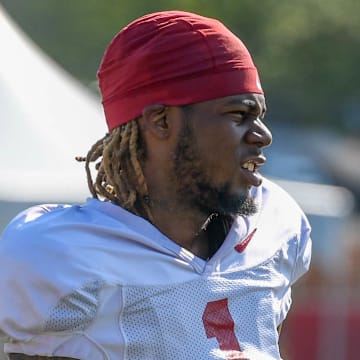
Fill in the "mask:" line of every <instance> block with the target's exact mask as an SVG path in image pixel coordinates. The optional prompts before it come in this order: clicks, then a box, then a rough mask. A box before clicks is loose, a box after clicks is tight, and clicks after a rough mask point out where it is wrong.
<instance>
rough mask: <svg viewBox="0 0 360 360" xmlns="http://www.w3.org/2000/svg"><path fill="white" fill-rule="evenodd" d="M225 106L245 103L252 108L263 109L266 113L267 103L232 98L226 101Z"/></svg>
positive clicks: (263, 112)
mask: <svg viewBox="0 0 360 360" xmlns="http://www.w3.org/2000/svg"><path fill="white" fill-rule="evenodd" d="M224 105H225V106H229V105H230V106H231V105H245V106H248V107H249V108H251V109H252V110H256V109H262V114H265V113H266V110H267V109H266V105H265V104H264V105H262V104H260V103H257V102H256V101H255V100H251V99H231V100H229V101H227V102H225V103H224Z"/></svg>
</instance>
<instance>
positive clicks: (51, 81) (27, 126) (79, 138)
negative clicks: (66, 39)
mask: <svg viewBox="0 0 360 360" xmlns="http://www.w3.org/2000/svg"><path fill="white" fill-rule="evenodd" d="M0 43H1V45H2V50H1V56H0V146H1V151H0V164H1V166H0V169H1V173H0V175H1V176H0V201H7V202H44V201H72V202H76V201H83V200H84V199H85V198H86V196H87V195H88V194H89V193H88V189H87V185H86V178H85V172H84V169H83V166H82V165H81V164H79V163H77V162H76V161H75V160H74V157H75V156H76V155H84V154H85V153H86V152H87V150H88V148H89V147H90V146H91V144H92V143H93V142H95V141H96V140H97V139H98V138H100V137H102V136H103V135H104V134H105V132H106V126H105V121H104V116H103V113H102V108H101V104H100V101H99V99H98V98H96V96H94V95H93V94H91V93H90V91H89V90H87V89H86V88H85V87H83V86H82V85H81V84H80V83H79V82H77V81H76V80H75V79H73V78H72V77H71V76H70V75H69V74H67V73H66V72H65V71H64V70H62V69H61V68H60V67H59V66H58V65H57V64H56V63H54V61H52V60H51V59H50V58H49V57H47V56H46V55H45V54H44V53H43V52H42V51H41V50H40V49H39V48H38V47H37V46H36V45H35V44H34V43H33V42H32V41H31V40H29V38H27V37H26V35H25V34H24V33H23V32H22V31H21V30H20V29H19V28H18V26H17V25H16V24H15V23H14V22H13V21H12V20H11V19H10V18H9V16H8V15H7V14H6V13H5V11H4V9H3V8H2V7H1V6H0Z"/></svg>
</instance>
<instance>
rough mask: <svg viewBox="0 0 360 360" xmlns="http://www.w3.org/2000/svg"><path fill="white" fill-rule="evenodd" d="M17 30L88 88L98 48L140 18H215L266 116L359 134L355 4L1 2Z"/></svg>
mask: <svg viewBox="0 0 360 360" xmlns="http://www.w3.org/2000/svg"><path fill="white" fill-rule="evenodd" d="M1 2H2V4H3V6H4V7H5V8H6V10H7V11H8V12H9V13H10V15H12V16H13V18H14V19H15V20H16V21H17V22H18V23H19V24H20V25H21V26H22V27H23V28H24V30H25V31H26V32H27V33H28V34H29V35H30V36H31V37H32V38H33V39H34V40H35V41H36V42H37V43H38V44H39V45H40V46H41V47H42V48H43V49H45V50H46V51H47V52H48V53H49V54H50V55H51V56H52V57H54V58H55V59H56V60H57V61H58V62H59V63H60V64H61V65H62V66H64V67H65V68H66V69H67V70H68V71H70V72H71V73H73V74H74V75H75V76H76V77H78V78H79V79H80V80H81V81H82V82H84V83H85V84H87V85H89V84H90V83H94V81H95V80H96V70H97V68H98V66H99V63H100V59H101V57H102V54H103V52H104V49H105V47H106V45H107V44H108V43H109V41H110V39H111V38H112V37H113V36H114V35H115V34H116V33H117V32H118V31H119V30H120V29H121V28H122V27H123V26H125V25H126V24H127V23H129V22H130V21H131V20H133V19H135V18H136V17H138V16H141V15H143V14H145V13H148V12H152V11H159V10H166V9H180V10H187V11H193V12H198V13H200V14H203V15H206V16H211V17H216V18H218V19H220V20H221V21H222V22H224V23H225V24H226V25H227V26H228V27H230V28H231V29H232V30H233V32H235V33H236V34H237V35H238V36H239V37H240V38H241V39H242V40H243V41H244V42H245V43H246V44H247V46H248V48H249V50H250V52H251V53H252V55H253V58H254V61H255V63H256V64H257V67H258V68H259V71H260V74H261V78H262V83H263V87H264V89H265V91H266V95H267V102H268V107H269V108H270V115H269V117H270V118H271V119H276V120H281V121H287V122H297V123H300V124H306V125H307V126H311V125H313V126H318V125H320V126H324V125H325V126H329V125H331V127H333V128H335V129H339V130H354V129H356V130H358V131H359V130H360V119H359V115H358V113H360V86H359V83H360V69H359V64H360V1H359V0H343V1H341V0H301V1H296V2H295V1H288V0H261V1H253V0H157V1H146V0H136V1H135V0H133V1H129V0H2V1H1Z"/></svg>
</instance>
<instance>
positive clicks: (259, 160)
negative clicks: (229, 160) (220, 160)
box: [240, 155, 266, 186]
mask: <svg viewBox="0 0 360 360" xmlns="http://www.w3.org/2000/svg"><path fill="white" fill-rule="evenodd" d="M248 161H250V162H253V163H254V164H255V169H254V171H249V170H247V169H244V168H243V167H242V165H243V164H245V163H246V162H248ZM265 163H266V157H265V156H263V155H261V156H252V157H247V158H245V159H244V160H243V161H242V162H241V166H240V171H241V172H242V174H243V176H244V178H245V180H246V182H247V183H248V184H249V185H251V186H259V185H261V183H262V179H263V178H262V175H261V174H260V173H259V172H258V169H259V168H260V167H261V166H263V165H264V164H265Z"/></svg>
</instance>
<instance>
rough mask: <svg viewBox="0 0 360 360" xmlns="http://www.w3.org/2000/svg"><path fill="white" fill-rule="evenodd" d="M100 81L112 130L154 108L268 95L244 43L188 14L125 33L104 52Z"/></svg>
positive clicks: (158, 16)
mask: <svg viewBox="0 0 360 360" xmlns="http://www.w3.org/2000/svg"><path fill="white" fill-rule="evenodd" d="M98 78H99V86H100V90H101V94H102V100H103V106H104V111H105V117H106V121H107V124H108V127H109V130H112V129H113V128H115V127H117V126H119V125H121V124H124V123H126V122H128V121H130V120H133V119H135V118H136V117H138V116H140V115H141V113H142V111H143V109H144V107H145V106H147V105H150V104H163V105H185V104H191V103H196V102H201V101H206V100H211V99H215V98H221V97H225V96H230V95H237V94H244V93H258V94H262V93H263V91H262V89H261V85H260V80H259V77H258V73H257V70H256V67H255V65H254V63H253V61H252V59H251V56H250V54H249V51H248V50H247V49H246V47H245V45H244V44H243V43H242V42H241V40H240V39H239V38H238V37H237V36H235V35H234V34H233V33H232V32H231V31H230V30H229V29H227V28H226V27H225V26H224V25H223V24H222V23H220V22H219V21H217V20H215V19H211V18H206V17H203V16H200V15H196V14H192V13H187V12H183V11H163V12H158V13H154V14H149V15H145V16H143V17H141V18H139V19H137V20H135V21H133V22H132V23H130V24H129V25H128V26H126V27H125V28H123V29H122V30H121V31H120V32H119V33H118V34H117V35H116V36H115V37H114V39H113V40H112V41H111V43H110V44H109V46H108V48H107V49H106V51H105V54H104V57H103V59H102V62H101V65H100V68H99V71H98Z"/></svg>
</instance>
